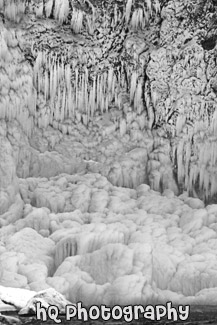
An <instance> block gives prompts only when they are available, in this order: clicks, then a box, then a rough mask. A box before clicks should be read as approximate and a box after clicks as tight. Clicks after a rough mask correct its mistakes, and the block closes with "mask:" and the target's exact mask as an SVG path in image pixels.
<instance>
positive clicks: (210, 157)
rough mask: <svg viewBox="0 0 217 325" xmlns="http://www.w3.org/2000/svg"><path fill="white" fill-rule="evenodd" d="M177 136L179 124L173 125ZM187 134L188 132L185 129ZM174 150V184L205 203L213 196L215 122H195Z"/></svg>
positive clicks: (216, 182)
mask: <svg viewBox="0 0 217 325" xmlns="http://www.w3.org/2000/svg"><path fill="white" fill-rule="evenodd" d="M176 127H177V133H178V134H179V133H180V124H179V122H178V123H177V126H176ZM189 130H190V129H189ZM189 130H188V132H187V133H186V134H185V135H183V134H182V138H181V139H179V141H178V143H177V145H175V146H174V148H173V149H174V151H173V159H174V162H176V165H177V180H178V183H179V185H180V186H181V187H182V189H185V190H188V191H189V192H190V194H193V195H196V196H197V195H198V196H199V197H201V198H203V199H205V200H209V199H211V198H213V196H214V195H216V194H217V132H216V130H217V119H216V111H215V112H214V114H213V116H212V118H211V120H210V121H209V120H208V119H205V120H204V121H202V120H200V121H198V122H195V124H194V127H193V128H191V131H189Z"/></svg>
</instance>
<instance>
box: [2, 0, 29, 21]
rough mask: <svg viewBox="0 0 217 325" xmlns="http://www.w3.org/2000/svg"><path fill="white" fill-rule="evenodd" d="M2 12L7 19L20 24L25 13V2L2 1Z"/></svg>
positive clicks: (18, 0)
mask: <svg viewBox="0 0 217 325" xmlns="http://www.w3.org/2000/svg"><path fill="white" fill-rule="evenodd" d="M0 10H2V11H3V12H4V15H5V17H6V18H7V19H9V20H11V21H14V22H16V23H19V22H20V20H21V17H22V15H23V14H24V12H25V1H24V0H0Z"/></svg>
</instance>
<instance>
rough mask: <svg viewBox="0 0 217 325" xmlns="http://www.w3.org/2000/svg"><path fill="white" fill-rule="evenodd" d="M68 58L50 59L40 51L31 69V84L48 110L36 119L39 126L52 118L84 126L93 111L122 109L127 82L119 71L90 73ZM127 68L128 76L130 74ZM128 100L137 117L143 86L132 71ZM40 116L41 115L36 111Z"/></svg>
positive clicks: (136, 72) (137, 74)
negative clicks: (75, 121) (111, 107)
mask: <svg viewBox="0 0 217 325" xmlns="http://www.w3.org/2000/svg"><path fill="white" fill-rule="evenodd" d="M64 62H67V59H66V58H64V57H62V58H57V57H51V56H50V55H47V54H46V52H39V53H38V56H37V59H36V62H35V67H34V84H35V87H36V89H37V92H38V94H43V96H44V100H45V102H47V103H48V105H49V107H50V109H49V110H45V111H44V113H43V114H45V115H43V116H42V115H41V118H40V119H39V120H40V121H41V122H39V127H42V126H43V127H46V126H47V125H48V124H49V123H52V122H53V119H54V120H56V121H59V122H63V121H64V120H65V119H68V118H72V119H74V118H75V117H76V118H77V119H82V120H83V123H84V124H87V123H88V122H89V120H90V117H93V116H94V114H95V112H96V111H98V112H100V113H101V114H103V113H105V112H108V109H109V106H116V107H118V108H119V110H121V109H122V107H123V103H122V96H121V91H122V89H123V88H126V81H125V79H124V78H122V73H121V71H116V70H114V68H113V67H110V68H109V69H107V70H105V71H98V73H94V72H92V73H90V72H89V71H88V69H87V68H86V67H81V66H80V65H79V64H78V62H77V60H72V61H71V64H69V63H64ZM131 73H132V72H131V69H129V68H128V74H131ZM129 80H131V90H130V98H131V103H132V106H133V107H134V108H135V110H136V111H137V112H138V113H139V114H140V113H141V112H142V110H143V96H142V83H143V80H142V78H141V76H140V75H139V73H138V71H136V70H135V71H133V73H132V78H130V77H129ZM39 114H41V112H39Z"/></svg>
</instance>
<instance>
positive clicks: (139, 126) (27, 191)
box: [0, 0, 217, 305]
mask: <svg viewBox="0 0 217 325" xmlns="http://www.w3.org/2000/svg"><path fill="white" fill-rule="evenodd" d="M120 2H121V3H122V1H120ZM180 8H181V9H180ZM184 8H185V7H184ZM110 9H111V8H110ZM0 10H1V12H2V13H3V16H4V17H3V18H4V19H6V22H7V23H4V22H3V20H4V19H3V20H2V21H1V22H0V24H1V25H0V27H1V32H0V285H1V286H3V287H4V288H8V287H10V286H13V287H14V288H21V289H28V290H31V291H29V293H30V295H32V292H38V291H40V290H43V289H47V288H55V289H56V290H57V291H58V292H60V293H61V294H63V295H64V296H65V297H66V299H68V300H70V301H71V302H73V303H76V302H78V301H82V302H83V303H84V304H85V305H90V304H106V305H114V304H120V305H125V304H132V303H135V304H136V303H142V304H148V303H158V302H161V303H162V302H163V303H165V302H167V301H173V302H174V303H177V304H179V303H182V304H183V303H186V304H205V303H206V304H216V302H217V298H216V293H217V271H216V270H217V259H216V245H217V235H216V230H217V226H216V224H217V221H216V218H217V205H216V204H214V203H215V202H216V194H217V178H216V177H217V176H216V163H217V154H216V150H217V147H216V135H217V113H216V109H215V107H216V103H217V100H216V94H215V75H214V76H213V70H214V66H215V64H214V63H213V62H214V61H213V55H214V54H213V53H211V54H210V53H208V52H209V51H206V50H205V49H204V47H203V46H202V43H200V42H199V41H198V39H197V38H196V36H197V37H198V38H199V36H200V35H199V33H197V34H196V36H194V37H193V36H192V34H191V30H188V31H187V30H186V31H185V33H184V36H183V35H180V33H179V34H176V33H175V30H176V26H178V25H179V24H182V20H181V18H180V16H179V14H180V12H182V10H184V9H183V6H182V5H180V7H179V5H177V6H176V4H175V3H174V2H169V4H164V5H163V8H162V4H161V3H160V2H158V1H150V0H147V1H143V2H142V3H140V2H138V4H137V3H136V2H135V1H131V0H127V1H125V2H124V5H121V4H120V3H119V4H118V3H116V4H115V5H114V6H113V7H112V10H111V12H110V14H108V12H107V11H106V10H108V11H109V8H107V9H105V8H104V7H103V6H102V7H100V5H99V6H94V4H93V2H92V1H90V0H84V1H79V3H78V2H77V1H76V0H75V1H73V2H69V1H68V0H61V1H60V0H58V1H57V0H56V1H54V2H53V1H52V0H46V1H37V3H33V2H32V1H29V4H27V3H26V2H25V1H21V0H19V1H12V0H10V1H6V0H0ZM186 10H187V9H186ZM160 15H161V16H160ZM29 17H34V18H31V19H30V22H29ZM159 19H162V20H163V22H162V24H161V27H160V28H158V29H157V27H156V26H158V23H159V21H158V20H159ZM186 19H187V18H186ZM179 20H180V21H179ZM18 24H20V25H19V26H21V27H20V28H18ZM26 24H27V25H28V27H29V31H30V32H28V33H27V32H26ZM168 26H169V27H168ZM158 27H159V26H158ZM182 27H183V25H182ZM156 29H157V32H156ZM57 30H58V32H57ZM181 30H182V29H181ZM35 33H38V34H37V35H38V36H37V37H38V40H37V41H33V39H35ZM156 33H158V36H157V37H158V38H159V39H158V42H157V43H156ZM192 33H193V32H192ZM27 34H28V35H27ZM48 34H49V35H48ZM47 35H48V36H47ZM59 35H61V36H59ZM150 35H151V36H150ZM174 35H176V36H174ZM198 35H199V36H198ZM191 38H192V39H191ZM49 39H51V41H50V42H49ZM144 39H145V40H144ZM172 39H173V41H174V44H173V42H172ZM92 40H93V41H92ZM171 44H172V45H171ZM5 290H6V291H4V293H5V292H9V291H10V290H9V289H5ZM7 290H8V291H7ZM0 294H1V288H0ZM2 295H3V294H2ZM0 299H2V300H4V299H3V298H1V295H0Z"/></svg>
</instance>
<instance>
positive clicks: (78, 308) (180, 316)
mask: <svg viewBox="0 0 217 325" xmlns="http://www.w3.org/2000/svg"><path fill="white" fill-rule="evenodd" d="M189 312H190V306H189V305H185V306H183V305H179V306H176V307H173V306H172V303H171V302H168V303H167V304H166V305H165V306H164V305H155V306H152V305H147V306H142V305H135V306H131V305H129V306H125V307H123V306H119V305H116V306H113V307H107V306H105V305H101V306H96V305H93V306H91V307H89V308H85V307H83V306H82V303H81V302H78V303H77V304H76V305H67V306H66V308H65V312H64V313H61V316H62V315H63V316H64V321H65V320H66V321H70V320H72V319H77V320H82V321H88V320H100V319H102V320H104V321H109V320H122V319H123V320H124V321H125V322H131V321H132V320H138V319H141V318H144V319H148V320H154V321H160V320H162V318H165V319H167V320H172V321H177V320H181V321H185V320H187V319H188V317H189ZM36 319H37V320H41V321H43V322H46V321H47V320H49V319H50V320H53V321H54V322H55V323H57V324H59V323H61V322H62V320H63V318H62V317H60V312H59V309H58V307H57V306H53V305H51V306H49V307H48V308H45V307H43V306H42V305H41V303H40V302H37V303H36Z"/></svg>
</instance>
